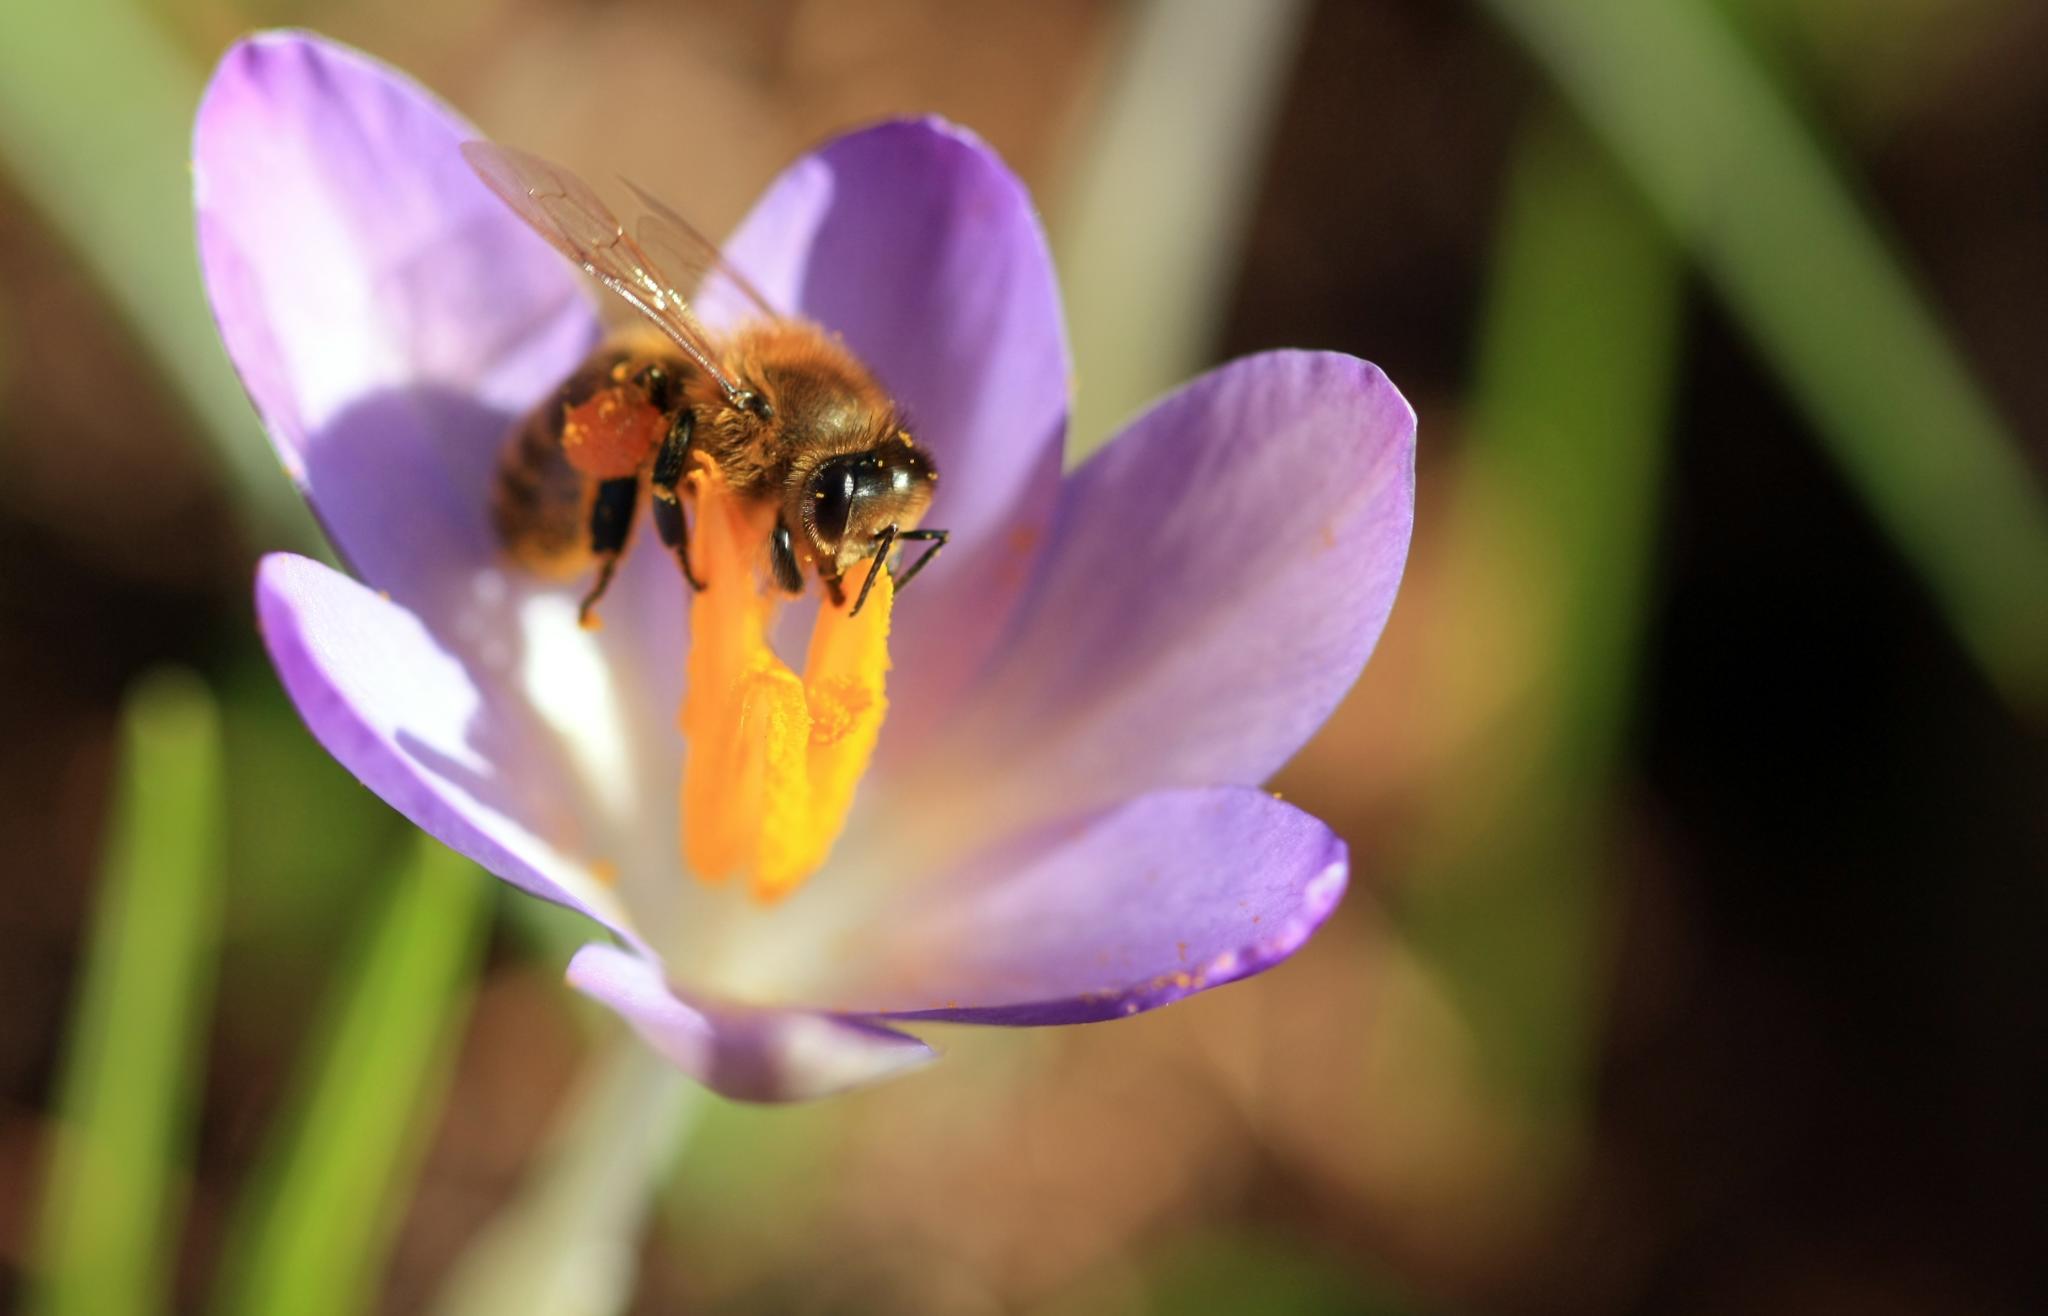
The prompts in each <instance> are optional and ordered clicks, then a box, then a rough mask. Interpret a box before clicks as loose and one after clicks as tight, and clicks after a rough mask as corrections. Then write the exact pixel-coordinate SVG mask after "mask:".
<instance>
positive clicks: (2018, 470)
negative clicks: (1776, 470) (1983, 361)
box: [1488, 0, 2048, 711]
mask: <svg viewBox="0 0 2048 1316" xmlns="http://www.w3.org/2000/svg"><path fill="white" fill-rule="evenodd" d="M1488 3H1490V4H1491V5H1492V7H1493V8H1494V9H1495V10H1496V11H1497V12H1498V13H1499V14H1500V16H1501V17H1502V18H1503V19H1504V20H1505V21H1506V22H1507V24H1508V26H1509V27H1511V28H1513V29H1514V30H1515V31H1516V32H1517V33H1519V34H1520V36H1521V37H1522V38H1523V40H1525V41H1526V42H1527V43H1528V45H1529V46H1530V47H1531V49H1533V50H1534V51H1535V52H1536V54H1537V56H1538V57H1539V58H1540V59H1541V60H1542V62H1543V63H1545V64H1546V65H1547V66H1548V67H1549V69H1550V70H1551V72H1552V74H1553V75H1554V76H1555V77H1556V78H1557V80H1558V82H1559V83H1560V85H1561V86H1562V87H1563V88H1564V90H1565V92H1566V93H1567V94H1568V95H1569V96H1571V97H1572V98H1573V99H1574V100H1575V101H1576V102H1577V104H1578V106H1579V108H1580V109H1581V110H1582V111H1583V112H1584V113H1585V115H1586V116H1587V119H1588V121H1589V122H1591V123H1592V124H1593V126H1594V127H1595V129H1596V130H1597V131H1598V132H1599V133H1601V134H1602V135H1603V136H1604V137H1605V139H1606V140H1607V142H1608V143H1609V145H1610V146H1611V147H1612V148H1613V149H1614V151H1615V152H1616V153H1617V154H1618V155H1619V156H1620V157H1621V159H1622V160H1623V161H1624V163H1625V164H1626V165H1627V167H1628V168H1629V170H1630V171H1631V172H1632V173H1633V174H1634V175H1635V176H1636V178H1637V179H1638V181H1640V182H1641V184H1642V185H1643V187H1644V188H1645V189H1646V191H1647V192H1648V193H1649V195H1650V197H1651V199H1652V201H1653V202H1654V203H1655V204H1656V206H1657V207H1658V209H1659V210H1660V211H1661V212H1662V214H1663V216H1664V218H1665V219H1666V221H1667V222H1669V223H1670V224H1671V225H1672V226H1673V227H1674V228H1675V229H1676V230H1677V231H1678V232H1679V233H1680V234H1681V235H1682V237H1683V238H1684V240H1685V241H1686V242H1687V243H1688V244H1689V245H1690V246H1691V248H1692V250H1693V251H1694V253H1695V254H1696V256H1697V258H1698V260H1699V261H1700V263H1701V265H1702V266H1703V267H1704V269H1705V270H1706V272H1707V274H1708V275H1709V277H1710V278H1711V279H1712V280H1713V281H1714V283H1715V285H1716V286H1717V287H1718V289H1719V290H1720V292H1721V294H1722V295H1723V297H1724V298H1725V299H1726V300H1727V302H1728V304H1729V305H1730V306H1731V307H1732V308H1733V310H1734V311H1735V313H1736V315H1737V316H1738V317H1739V318H1740V319H1741V320H1742V321H1743V323H1744V324H1745V325H1746V326H1747V327H1748V329H1749V331H1750V332H1751V333H1752V334H1753V335H1754V336H1755V338H1756V340H1757V341H1758V343H1759V344H1760V345H1761V346H1762V348H1763V350H1764V353H1765V354H1766V356H1767V357H1768V359H1769V360H1770V361H1771V363H1772V365H1773V367H1774V368H1775V369H1777V370H1778V371H1780V372H1781V373H1782V375H1783V376H1784V379H1785V381H1786V382H1787V384H1788V385H1789V386H1790V388H1791V390H1792V392H1793V393H1794V395H1795V396H1796V397H1797V398H1798V399H1799V401H1800V403H1801V404H1802V405H1803V406H1804V407H1805V408H1806V410H1807V411H1808V413H1809V415H1810V416H1811V418H1812V421H1813V423H1814V424H1815V426H1816V427H1817V428H1818V430H1819V431H1820V433H1821V435H1822V437H1823V438H1824V440H1825V441H1826V443H1827V445H1828V447H1829V450H1830V451H1831V452H1832V454H1833V456H1834V458H1835V460H1836V461H1837V462H1838V463H1839V464H1840V466H1841V467H1842V469H1843V470H1844V472H1845V473H1846V474H1847V476H1848V478H1849V480H1850V481H1851V483H1852V484H1853V485H1854V487H1855V488H1856V489H1857V490H1858V491H1859V492H1860V493H1861V495H1862V496H1863V497H1864V499H1865V500H1867V502H1868V503H1869V505H1870V507H1871V508H1872V510H1873V512H1874V513H1875V515H1876V516H1877V518H1878V520H1879V521H1880V522H1881V523H1882V524H1883V525H1884V527H1885V528H1886V530H1887V531H1888V532H1889V533H1890V534H1891V535H1892V537H1893V538H1894V539H1895V540H1896V542H1897V543H1898V544H1899V546H1900V548H1901V550H1902V551H1903V552H1904V553H1905V554H1906V555H1907V557H1908V558H1909V559H1910V560H1911V561H1912V562H1913V563H1914V565H1915V566H1916V567H1917V569H1918V570H1919V572H1920V573H1921V575H1922V577H1923V578H1924V579H1925V580H1926V581H1927V582H1928V584H1929V585H1930V586H1931V588H1932V590H1933V592H1934V594H1935V596H1936V597H1937V599H1938V600H1939V602H1940V604H1941V606H1942V607H1943V608H1944V610H1945V611H1946V612H1947V613H1948V615H1949V618H1950V620H1951V623H1952V624H1953V625H1954V626H1955V627H1956V629H1957V631H1958V633H1959V634H1960V635H1961V636H1962V639H1963V641H1964V643H1965V644H1966V645H1967V646H1969V648H1970V649H1971V650H1972V651H1973V653H1974V654H1975V655H1976V657H1977V659H1978V660H1979V662H1981V663H1982V664H1983V666H1984V667H1985V669H1986V670H1987V671H1988V672H1989V673H1990V674H1991V676H1992V677H1993V678H1994V679H1995V680H1996V681H1997V682H1998V683H1999V684H2000V686H2001V687H2002V688H2003V689H2004V691H2005V693H2006V694H2007V696H2008V697H2009V698H2011V699H2013V700H2014V701H2015V702H2017V703H2020V704H2022V705H2023V706H2028V707H2031V708H2033V709H2034V710H2036V711H2038V710H2040V709H2041V708H2042V707H2043V706H2044V704H2048V608H2044V607H2042V606H2041V582H2042V581H2043V580H2048V511H2044V506H2043V498H2042V492H2041V490H2040V489H2039V488H2038V487H2037V486H2036V483H2035V481H2034V480H2033V479H2032V477H2031V476H2030V473H2029V472H2028V470H2027V469H2026V467H2025V464H2024V463H2023V462H2022V461H2021V459H2020V457H2019V454H2018V451H2017V448H2016V445H2015V444H2014V442H2013V439H2012V437H2011V435H2010V434H2008V433H2007V432H2006V430H2005V428H2004V426H2003V425H2002V424H2001V422H2000V420H1999V419H1998V417H1997V416H1996V415H1995V414H1994V412H1993V410H1992V408H1991V405H1990V403H1989V402H1988V401H1987V400H1986V398H1985V397H1984V396H1983V394H1982V393H1981V392H1980V391H1979V389H1978V388H1977V386H1976V384H1975V382H1974V381H1973V380H1972V379H1971V378H1970V376H1969V374H1968V372H1967V370H1966V369H1965V367H1964V365H1963V363H1962V362H1961V360H1960V359H1959V358H1958V356H1957V354H1956V352H1955V350H1954V349H1953V348H1952V347H1951V345H1950V344H1949V342H1948V341H1947V340H1946V338H1945V337H1944V335H1943V333H1942V331H1941V329H1940V328H1939V326H1938V325H1937V324H1936V323H1935V322H1934V319H1933V316H1932V314H1931V312H1930V311H1929V309H1928V307H1927V305H1926V304H1925V302H1924V301H1923V300H1922V298H1921V297H1920V295H1919V294H1918V293H1917V292H1916V290H1915V289H1914V287H1913V286H1912V284H1911V283H1910V282H1909V280H1908V279H1907V277H1906V276H1905V274H1904V273H1903V272H1902V267H1901V263H1900V261H1899V260H1898V258H1897V256H1896V254H1895V252H1894V251H1893V249H1892V246H1891V244H1890V243H1889V242H1888V241H1887V239H1886V238H1885V236H1884V235H1883V234H1882V233H1881V232H1880V231H1879V230H1878V228H1877V227H1876V226H1875V224H1874V223H1873V222H1872V220H1871V218H1870V217H1869V216H1868V215H1867V214H1865V213H1864V211H1863V210H1862V208H1861V207H1860V206H1859V205H1858V203H1857V201H1856V200H1855V198H1854V197H1853V196H1852V195H1851V194H1850V192H1849V190H1848V189H1847V188H1846V187H1845V186H1844V184H1843V182H1842V181H1841V180H1840V179H1839V178H1838V177H1837V176H1836V173H1835V171H1834V170H1833V169H1832V168H1831V167H1830V165H1829V163H1828V160H1827V158H1826V156H1825V154H1824V152H1823V150H1822V148H1821V146H1820V144H1819V143H1817V142H1816V141H1815V140H1814V138H1813V137H1812V135H1811V134H1810V133H1809V132H1808V131H1807V130H1806V129H1805V128H1804V127H1803V126H1802V124H1801V123H1800V122H1799V120H1798V119H1797V118H1796V117H1795V116H1794V114H1793V113H1792V112H1791V111H1790V109H1789V108H1788V107H1787V105H1786V103H1785V100H1784V98H1783V97H1782V96H1781V95H1780V94H1779V93H1778V92H1777V90H1776V89H1775V88H1773V87H1772V85H1771V84H1770V82H1769V81H1768V79H1767V78H1766V77H1765V75H1764V74H1763V73H1762V71H1761V70H1760V69H1759V68H1758V67H1757V66H1756V64H1755V63H1754V62H1753V61H1752V59H1751V58H1750V57H1749V55H1748V54H1747V53H1746V52H1745V51H1744V49H1743V47H1742V46H1741V44H1740V43H1739V42H1738V41H1736V40H1735V39H1734V37H1733V36H1732V35H1731V33H1730V31H1729V29H1728V26H1727V23H1726V20H1725V19H1724V18H1723V16H1722V15H1721V14H1719V13H1718V12H1717V11H1716V10H1714V9H1713V8H1712V7H1711V6H1710V5H1708V4H1707V3H1705V0H1656V2H1655V3H1648V4H1646V3H1643V0H1571V3H1557V0H1488Z"/></svg>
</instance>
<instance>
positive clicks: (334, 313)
mask: <svg viewBox="0 0 2048 1316" xmlns="http://www.w3.org/2000/svg"><path fill="white" fill-rule="evenodd" d="M474 136H476V133H475V130H474V129H472V128H470V127H469V126H468V125H467V124H465V123H464V122H463V121H462V120H461V119H460V118H458V117H457V116H456V115H455V114H454V113H452V112H451V111H450V110H448V109H447V108H446V107H445V106H443V105H442V104H440V102H438V101H436V100H435V99H433V97H432V96H430V95H429V94H428V93H427V92H425V91H423V90H422V89H421V88H419V87H418V86H417V85H415V84H414V83H412V82H411V81H410V80H408V79H406V78H405V77H404V76H403V75H402V74H399V73H396V72H394V71H393V70H391V69H388V68H386V67H384V66H383V65H381V64H378V63H376V62H375V61H373V60H371V59H369V58H368V57H366V56H364V55H362V54H360V53H358V52H356V51H353V50H350V49H348V48H346V47H343V46H338V45H334V44H332V43H329V42H325V41H322V40H320V39H319V38H316V37H311V36H307V35H303V34H295V33H279V34H271V35H264V36H258V37H254V38H251V39H249V40H246V41H243V42H241V43H239V44H237V45H236V46H235V47H234V48H233V49H231V50H230V51H229V52H228V53H227V55H226V56H225V57H224V58H223V59H222V61H221V64H220V67H219V68H218V69H217V70H216V71H215V73H214V76H213V81H212V82H211V83H210V84H209V85H208V87H207V90H206V95H205V99H204V100H203V101H202V103H201V105H200V109H199V118H198V124H197V127H196V129H195V132H194V141H193V193H194V202H195V205H196V207H197V211H198V216H197V217H198V227H199V250H200V261H201V264H202V266H203V267H204V270H205V275H206V284H207V291H208V294H209V295H210V296H211V298H212V300H213V307H214V315H215V318H216V319H217V320H218V322H219V325H220V331H221V337H222V338H223V339H224V340H225V341H226V343H227V348H228V352H229V355H230V356H231V357H232V358H233V359H234V363H235V366H236V368H237V369H238V370H239V371H240V372H241V376H242V381H243V383H244V384H245V385H246V386H247V387H248V390H249V394H250V396H251V398H252V399H254V401H255V403H256V407H257V409H258V411H260V412H261V413H262V415H263V418H264V420H265V422H266V424H267V426H268V428H269V431H270V435H271V439H272V442H273V443H275V444H276V446H277V450H278V455H279V457H280V458H281V459H282V460H283V462H284V465H285V469H286V470H287V471H288V472H289V473H290V474H291V476H292V478H293V479H295V480H297V481H298V482H299V484H300V485H301V487H302V488H303V489H304V490H305V492H306V494H307V497H308V498H309V500H310V501H311V502H312V504H313V507H314V510H315V511H316V512H317V513H318V514H319V516H320V518H321V520H322V522H323V523H324V524H325V525H326V527H327V530H328V534H329V536H330V537H331V538H332V539H333V540H334V542H335V545H336V547H337V548H339V549H340V550H341V552H342V553H343V554H344V555H345V556H346V557H347V559H348V560H349V561H350V563H351V564H352V565H353V567H354V569H355V570H356V571H357V572H358V573H359V574H360V575H361V576H362V577H363V578H364V579H365V580H368V581H370V582H371V583H372V584H375V585H377V586H378V587H380V588H384V589H388V590H391V591H392V592H393V593H394V594H395V595H397V596H398V597H399V598H400V599H401V600H403V601H406V602H409V603H418V604H425V603H427V602H428V601H429V596H431V595H433V594H435V593H436V592H437V591H438V590H441V589H443V588H449V589H459V588H462V587H464V586H466V584H467V575H468V572H469V571H470V570H471V569H473V568H474V567H475V566H477V565H478V564H480V563H484V562H488V561H489V560H490V559H491V557H492V555H493V553H494V545H493V543H492V539H491V534H490V529H489V525H488V521H487V515H486V514H487V509H488V506H489V487H490V471H491V466H492V463H493V461H494V460H495V458H496V456H497V454H498V452H499V450H500V447H501V446H502V444H503V442H504V439H505V434H506V430H507V427H508V425H509V424H510V423H511V420H512V418H513V417H515V416H516V415H518V414H519V413H521V412H522V411H524V410H525V409H526V408H528V407H529V406H531V405H532V404H533V403H534V402H536V401H537V400H538V399H539V398H540V397H542V396H543V395H544V394H545V393H546V392H547V391H548V390H549V389H551V388H552V387H554V386H555V385H556V384H557V383H559V382H560V381H561V379H562V378H564V377H565V376H566V375H567V374H568V373H569V372H570V371H571V370H573V369H574V368H575V366H576V364H577V363H578V361H580V360H581V358H582V357H583V355H584V353H585V352H586V351H587V350H588V349H589V348H590V346H591V344H592V343H593V342H594V340H595V337H596V334H597V332H598V325H597V319H596V316H595V313H594V311H593V309H592V306H591V303H590V300H589V298H588V297H587V295H586V292H585V289H584V288H583V286H582V284H581V282H580V279H581V276H580V275H579V274H577V273H576V272H575V271H574V270H573V269H571V267H570V266H569V265H568V263H567V262H565V261H563V260H562V259H561V258H560V257H558V256H557V255H555V253H554V252H553V251H551V250H549V249H548V247H547V246H546V244H545V243H543V242H542V241H541V240H540V239H539V238H537V237H536V236H534V235H533V234H532V233H530V232H528V231H527V230H526V228H525V226H524V225H522V224H521V223H520V221H519V220H518V219H517V218H515V217H514V216H513V215H512V214H511V212H510V211H509V210H507V209H506V207H505V206H504V205H503V204H501V203H500V202H499V201H498V200H497V199H496V198H495V197H494V196H492V195H491V194H490V192H489V191H488V190H486V189H485V188H484V186H483V185H482V183H480V182H479V181H478V180H477V178H476V177H475V175H474V174H472V173H471V171H470V169H469V167H468V165H467V164H465V163H464V162H463V160H462V158H461V156H460V155H459V154H458V153H457V149H456V148H457V145H458V144H459V143H460V142H462V141H464V140H465V139H467V138H471V137H474Z"/></svg>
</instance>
